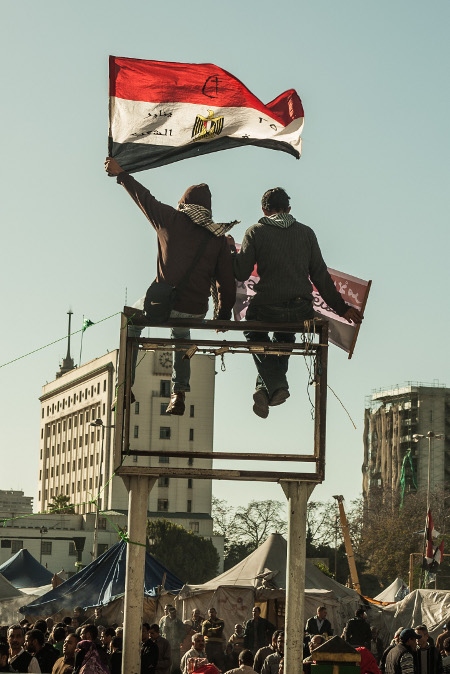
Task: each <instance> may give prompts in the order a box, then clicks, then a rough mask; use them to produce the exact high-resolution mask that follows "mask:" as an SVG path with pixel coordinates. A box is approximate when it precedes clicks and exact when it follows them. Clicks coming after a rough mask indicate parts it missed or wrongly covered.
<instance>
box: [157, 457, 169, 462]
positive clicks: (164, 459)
mask: <svg viewBox="0 0 450 674" xmlns="http://www.w3.org/2000/svg"><path fill="white" fill-rule="evenodd" d="M159 463H170V458H169V457H168V456H160V457H159Z"/></svg>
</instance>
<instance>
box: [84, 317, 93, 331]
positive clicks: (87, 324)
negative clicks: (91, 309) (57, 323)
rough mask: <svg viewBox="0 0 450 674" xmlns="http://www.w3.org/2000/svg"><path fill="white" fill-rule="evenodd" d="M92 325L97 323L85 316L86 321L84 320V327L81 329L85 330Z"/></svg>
mask: <svg viewBox="0 0 450 674" xmlns="http://www.w3.org/2000/svg"><path fill="white" fill-rule="evenodd" d="M91 325H95V323H94V322H93V321H90V320H89V318H85V319H84V321H83V327H82V328H81V329H82V330H83V332H84V331H85V330H87V329H88V328H90V327H91Z"/></svg>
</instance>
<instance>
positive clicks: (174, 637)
mask: <svg viewBox="0 0 450 674" xmlns="http://www.w3.org/2000/svg"><path fill="white" fill-rule="evenodd" d="M186 631H187V628H186V625H184V623H183V621H182V620H180V618H178V616H177V609H176V608H175V607H174V606H171V607H170V608H169V615H167V616H165V617H164V618H163V620H162V621H161V623H160V632H161V634H162V636H163V637H164V638H165V639H167V641H168V642H169V644H170V651H171V653H172V665H171V668H170V671H171V673H172V674H177V673H178V671H179V669H180V660H181V644H182V641H183V640H184V638H185V636H186Z"/></svg>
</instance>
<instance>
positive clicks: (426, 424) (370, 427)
mask: <svg viewBox="0 0 450 674" xmlns="http://www.w3.org/2000/svg"><path fill="white" fill-rule="evenodd" d="M430 431H432V432H434V433H435V434H436V435H442V437H435V438H433V439H432V441H431V442H432V445H431V452H430V453H429V445H428V439H427V437H417V436H426V435H427V433H429V432H430ZM449 431H450V389H449V388H445V386H442V385H439V384H422V383H411V382H408V383H407V384H405V385H404V386H397V387H393V388H391V389H388V390H380V391H376V392H374V393H373V394H372V396H371V398H370V400H369V401H368V404H367V405H366V410H365V427H364V464H363V495H364V499H365V502H366V504H367V503H368V502H369V501H370V497H371V495H372V494H379V493H380V492H381V493H389V494H393V493H396V492H399V490H400V489H402V484H401V483H403V484H404V485H405V486H404V488H405V491H406V492H408V491H422V492H425V491H426V490H427V487H428V459H429V454H430V459H431V460H430V488H431V489H432V490H435V489H439V488H444V486H446V485H448V484H449V482H450V432H449ZM414 436H416V440H418V441H417V442H416V441H415V439H414Z"/></svg>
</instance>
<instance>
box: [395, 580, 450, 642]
mask: <svg viewBox="0 0 450 674" xmlns="http://www.w3.org/2000/svg"><path fill="white" fill-rule="evenodd" d="M449 619H450V592H449V591H446V590H413V592H410V593H409V594H408V595H407V596H406V597H405V598H404V599H402V601H398V602H396V603H395V604H392V605H391V606H383V620H384V624H385V627H386V629H387V631H388V632H389V634H391V635H392V634H393V633H394V632H395V630H396V629H398V628H399V627H416V626H417V625H422V624H425V625H426V626H427V628H428V631H429V633H430V634H431V636H433V637H436V636H437V635H438V634H440V633H441V632H442V628H443V625H444V623H446V622H447V621H448V620H449Z"/></svg>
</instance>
